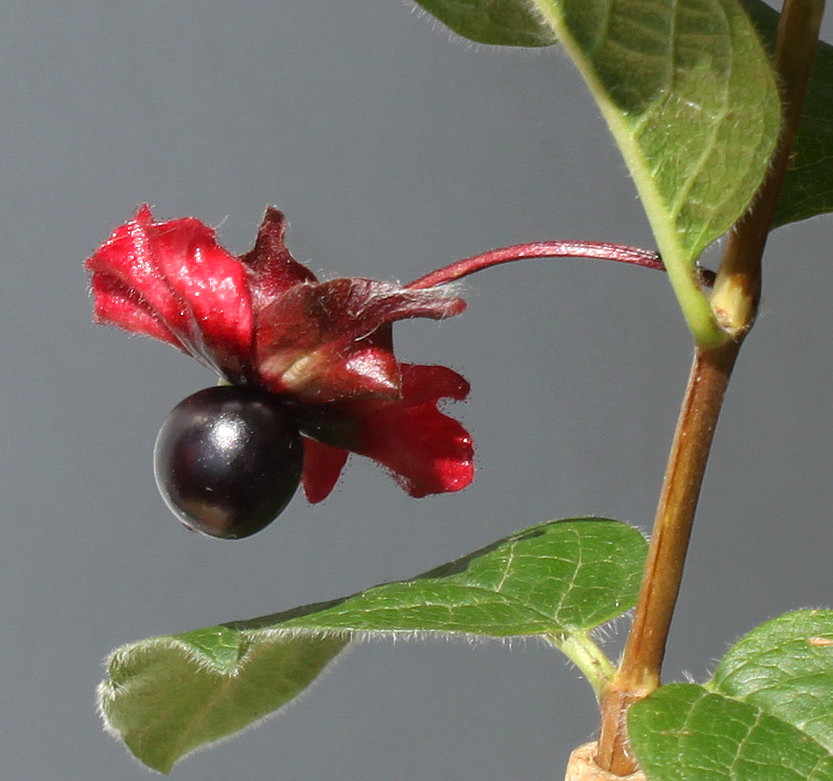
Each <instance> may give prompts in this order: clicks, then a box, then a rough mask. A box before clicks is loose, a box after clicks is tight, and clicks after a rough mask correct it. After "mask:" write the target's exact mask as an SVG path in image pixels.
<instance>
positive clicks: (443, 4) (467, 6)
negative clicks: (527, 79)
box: [416, 0, 555, 46]
mask: <svg viewBox="0 0 833 781" xmlns="http://www.w3.org/2000/svg"><path fill="white" fill-rule="evenodd" d="M416 2H417V5H420V6H422V7H423V8H424V9H425V10H426V11H428V13H430V14H432V15H433V16H435V17H437V19H439V20H440V21H441V22H442V23H443V24H445V25H446V26H447V27H449V28H450V29H451V30H453V31H454V32H455V33H457V34H458V35H462V36H463V37H464V38H468V39H469V40H470V41H475V42H477V43H488V44H493V45H497V46H549V45H551V44H553V43H555V35H554V34H553V31H552V30H551V29H550V28H549V26H548V25H546V24H545V23H543V22H542V21H541V19H540V17H539V15H538V14H536V13H535V11H534V9H533V8H532V6H531V4H530V3H528V2H524V0H416Z"/></svg>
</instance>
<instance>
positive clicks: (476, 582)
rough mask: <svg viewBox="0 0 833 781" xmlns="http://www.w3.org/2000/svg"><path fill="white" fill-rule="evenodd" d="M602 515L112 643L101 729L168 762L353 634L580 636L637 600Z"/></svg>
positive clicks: (285, 697) (256, 712)
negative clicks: (358, 586)
mask: <svg viewBox="0 0 833 781" xmlns="http://www.w3.org/2000/svg"><path fill="white" fill-rule="evenodd" d="M646 548H647V546H646V543H645V540H644V538H643V537H642V534H641V533H640V532H639V531H637V530H636V529H634V528H632V527H630V526H627V525H625V524H622V523H619V522H617V521H611V520H607V519H596V518H594V519H589V518H588V519H573V520H565V521H555V522H551V523H546V524H541V525H538V526H534V527H531V528H529V529H526V530H524V531H522V532H519V533H517V534H514V535H512V536H510V537H508V538H506V539H504V540H501V541H499V542H497V543H495V544H493V545H490V546H489V547H487V548H484V549H482V550H480V551H477V552H475V553H473V554H471V555H469V556H466V557H463V558H461V559H458V560H456V561H453V562H451V563H449V564H446V565H443V566H442V567H438V568H437V569H434V570H431V571H430V572H427V573H425V574H424V575H421V576H419V577H417V578H414V579H412V580H408V581H402V582H396V583H388V584H384V585H381V586H376V587H374V588H371V589H368V590H367V591H365V592H363V593H361V594H357V595H355V596H352V597H346V598H344V599H338V600H333V601H330V602H325V603H320V604H316V605H307V606H305V607H301V608H296V609H294V610H290V611H287V612H283V613H276V614H273V615H271V616H264V617H261V618H258V619H253V620H251V621H243V622H235V623H231V624H225V625H221V626H215V627H210V628H207V629H200V630H196V631H193V632H186V633H184V634H180V635H172V636H164V637H155V638H150V639H148V640H144V641H140V642H138V643H134V644H131V645H128V646H124V647H122V648H120V649H118V650H116V651H115V652H114V653H113V655H112V656H111V657H110V660H109V662H108V677H107V679H106V680H105V681H104V682H103V683H102V684H101V685H100V687H99V703H100V709H101V712H102V714H103V716H104V719H105V723H106V725H107V728H108V729H109V730H110V731H111V732H113V733H114V734H115V735H116V736H117V737H120V738H121V739H122V740H123V741H124V742H125V743H126V745H127V746H128V748H129V749H130V750H131V751H132V752H133V754H135V755H136V757H137V758H138V759H139V760H141V761H142V762H144V763H145V764H147V765H149V766H150V767H152V768H154V769H156V770H160V771H162V772H168V771H169V770H170V769H171V767H172V766H173V764H174V763H175V762H176V761H177V760H178V759H179V758H181V757H182V756H184V755H185V754H187V753H189V752H190V751H192V750H194V749H195V748H198V747H199V746H202V745H205V744H207V743H210V742H213V741H215V740H218V739H219V738H221V737H224V736H226V735H230V734H232V733H233V732H236V731H238V730H240V729H242V728H243V727H245V726H247V725H248V724H250V723H252V722H254V721H257V720H258V719H261V718H263V717H264V716H266V715H268V714H269V713H271V712H273V711H274V710H276V709H277V708H280V707H281V706H283V705H285V704H286V703H288V702H289V701H291V700H292V699H293V698H294V697H295V696H297V695H298V694H299V693H300V692H301V691H303V689H304V688H305V687H306V686H308V685H309V684H310V683H311V682H312V681H313V680H314V679H315V677H316V676H317V675H318V674H319V673H320V672H321V671H322V670H323V669H324V667H325V666H326V665H327V663H328V662H329V661H330V660H331V659H333V658H334V657H335V656H336V655H337V654H338V652H339V651H340V650H341V649H342V648H343V646H344V645H345V644H346V643H347V642H348V641H349V640H350V639H351V638H352V637H354V636H356V635H360V636H364V637H385V636H394V635H406V636H407V635H413V634H417V633H431V634H436V635H444V636H452V635H464V636H465V635H468V636H479V637H509V636H522V635H544V636H547V637H550V638H554V639H555V640H556V641H557V638H558V637H559V636H562V637H565V636H574V637H579V636H580V637H585V636H586V633H587V632H588V631H590V630H591V629H593V628H594V627H596V626H598V625H600V624H602V623H604V622H606V621H609V620H611V619H613V618H615V617H616V616H619V615H621V614H622V613H624V612H625V611H627V610H629V609H630V608H631V607H632V606H633V604H634V603H635V601H636V596H637V592H638V589H639V581H640V576H641V571H642V567H643V565H644V559H645V554H646Z"/></svg>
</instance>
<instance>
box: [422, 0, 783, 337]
mask: <svg viewBox="0 0 833 781" xmlns="http://www.w3.org/2000/svg"><path fill="white" fill-rule="evenodd" d="M423 5H424V7H425V8H426V9H428V10H429V11H431V12H432V13H435V14H436V15H437V16H438V17H439V18H440V19H441V20H442V21H444V22H445V23H446V24H449V26H451V27H453V29H455V30H456V31H457V32H459V33H460V34H461V35H466V36H469V37H475V39H477V38H476V35H475V30H474V25H473V22H472V20H473V19H474V17H475V16H476V15H477V14H485V13H487V11H488V10H489V9H491V8H493V5H494V4H493V3H491V2H489V0H466V1H465V2H463V1H462V0H461V1H460V2H450V0H439V1H437V2H426V3H423ZM513 5H514V6H515V8H516V9H518V11H519V12H520V11H521V10H523V11H524V12H525V13H526V14H528V15H529V16H530V18H531V19H534V20H537V24H538V25H539V26H541V25H545V26H546V27H548V28H549V29H550V30H551V31H552V33H553V34H554V35H555V37H557V39H558V40H559V42H560V43H561V44H562V45H563V47H564V49H565V50H566V51H567V52H568V54H569V55H570V56H571V57H572V59H573V61H574V62H575V64H576V65H577V66H578V68H579V71H580V72H581V73H582V75H583V76H584V79H585V81H586V82H587V84H588V87H589V88H590V91H591V92H592V94H593V96H594V97H595V99H596V101H597V103H598V105H599V107H600V109H601V111H602V114H603V115H604V117H605V119H606V120H607V123H608V126H609V127H610V129H611V131H612V133H613V136H614V138H615V140H616V142H617V144H618V145H619V147H620V149H621V151H622V154H623V156H624V158H625V162H626V163H627V166H628V168H629V170H630V173H631V175H632V176H633V179H634V182H635V184H636V187H637V190H638V191H639V194H640V196H641V198H642V202H643V206H644V208H645V212H646V214H647V216H648V219H649V221H650V223H651V227H652V228H653V231H654V236H655V238H656V241H657V246H658V248H659V251H660V252H661V253H662V256H663V260H664V262H665V266H666V268H667V269H668V274H669V280H670V282H671V284H672V286H673V288H674V291H675V293H676V295H677V298H678V299H679V301H680V305H681V307H682V309H683V312H684V314H685V317H686V320H687V321H688V324H689V327H690V328H691V330H692V332H693V333H694V336H695V338H696V340H697V341H698V342H699V343H701V344H714V343H718V342H720V341H722V340H723V339H724V335H723V334H722V333H721V332H720V330H719V328H718V326H717V324H716V321H715V319H714V316H713V314H712V311H711V308H710V306H709V302H708V298H707V296H706V295H705V294H704V293H703V292H702V291H701V290H700V287H699V283H698V280H697V278H696V274H695V270H694V266H695V263H696V260H697V258H698V257H699V255H700V253H701V252H702V251H703V250H704V249H705V248H706V247H707V246H708V245H709V244H711V243H712V242H713V241H714V240H715V239H717V238H718V237H719V236H721V235H722V234H723V233H725V232H726V231H727V230H728V229H729V228H730V227H731V226H732V225H733V224H734V223H735V222H736V221H737V219H738V218H739V217H740V216H741V215H742V214H743V213H744V211H745V210H746V208H747V207H748V205H749V203H750V201H751V200H752V198H753V196H754V194H755V192H756V190H757V189H758V186H759V185H760V183H761V181H762V180H763V177H764V174H765V173H766V170H767V164H768V162H769V159H770V157H771V155H772V153H773V151H774V149H775V144H776V141H777V136H778V130H779V127H780V101H779V97H778V92H777V89H776V87H775V80H774V77H773V74H772V68H771V66H770V63H769V58H768V57H767V54H766V52H765V51H764V49H763V46H762V45H761V42H760V40H759V38H758V35H757V33H756V31H755V29H754V28H753V27H752V24H751V23H750V21H749V18H748V16H747V15H746V14H745V13H744V11H743V8H742V7H741V5H740V3H739V0H515V1H514V3H512V2H510V1H509V0H504V2H502V3H500V8H501V9H502V12H503V13H506V12H507V9H508V8H509V7H510V6H513ZM462 9H465V13H463V12H462ZM530 9H531V10H530ZM452 11H453V13H452ZM493 18H494V19H495V20H497V21H500V17H499V16H496V17H493ZM509 37H511V36H509ZM511 42H513V43H518V40H512V41H511Z"/></svg>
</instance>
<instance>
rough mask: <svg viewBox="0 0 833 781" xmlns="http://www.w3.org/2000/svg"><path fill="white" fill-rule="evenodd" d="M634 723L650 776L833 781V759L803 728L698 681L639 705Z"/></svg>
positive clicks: (661, 779)
mask: <svg viewBox="0 0 833 781" xmlns="http://www.w3.org/2000/svg"><path fill="white" fill-rule="evenodd" d="M628 727H629V731H630V738H631V744H632V745H633V748H634V750H635V751H636V754H637V757H638V759H639V762H640V765H641V766H642V769H643V770H644V772H645V775H646V776H647V778H648V779H649V781H668V779H675V781H724V780H726V781H728V780H731V781H830V779H833V757H831V756H830V755H829V753H828V752H827V750H826V749H825V748H824V747H823V746H821V745H820V744H819V743H817V742H816V741H814V740H813V739H812V738H810V737H808V736H807V735H806V734H804V733H803V732H801V731H800V730H799V729H798V728H797V727H795V726H793V725H792V724H789V723H787V722H785V721H782V720H781V719H778V718H776V717H775V716H771V715H769V714H767V713H764V712H763V711H761V710H760V709H759V708H756V707H755V706H754V705H752V704H750V703H747V702H740V701H738V700H734V699H731V698H729V697H724V696H723V695H721V694H716V693H712V692H709V691H707V690H706V689H704V688H703V687H701V686H696V685H694V684H671V685H669V686H663V687H662V688H660V689H658V690H657V691H656V692H654V693H653V694H652V695H651V696H650V697H648V698H646V699H645V700H642V701H641V702H638V703H636V704H635V705H633V706H632V707H631V709H630V711H629V712H628Z"/></svg>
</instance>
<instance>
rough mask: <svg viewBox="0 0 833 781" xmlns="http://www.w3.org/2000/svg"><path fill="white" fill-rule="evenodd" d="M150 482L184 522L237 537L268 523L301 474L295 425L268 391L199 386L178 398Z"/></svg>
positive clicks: (158, 447)
mask: <svg viewBox="0 0 833 781" xmlns="http://www.w3.org/2000/svg"><path fill="white" fill-rule="evenodd" d="M153 462H154V463H153V466H154V473H155V475H156V485H157V486H158V487H159V492H160V493H161V494H162V498H163V499H164V500H165V502H166V503H167V505H168V507H170V508H171V510H173V512H174V514H175V515H176V516H177V517H178V518H179V520H181V521H182V522H183V523H184V524H185V525H186V526H187V527H189V528H190V529H193V530H194V531H198V532H202V533H203V534H207V535H209V536H210V537H222V538H224V539H239V538H241V537H248V536H250V535H252V534H255V533H256V532H259V531H260V530H261V529H263V528H264V527H266V526H268V525H269V524H270V523H271V522H272V521H273V520H274V519H275V517H276V516H277V515H278V514H280V512H281V511H282V510H283V509H284V507H286V505H287V504H288V503H289V500H290V499H291V498H292V496H293V494H294V493H295V491H296V489H297V488H298V483H299V481H300V479H301V468H302V466H303V445H302V444H301V437H300V435H299V434H298V429H297V427H296V426H295V424H294V423H293V422H292V421H291V420H290V419H289V418H288V417H287V415H286V410H285V408H284V406H283V404H282V403H281V402H280V401H279V400H278V399H277V398H276V397H274V396H271V395H269V394H268V393H264V392H263V391H259V390H255V389H253V388H245V387H238V386H234V385H222V386H218V387H215V388H206V389H205V390H202V391H199V392H198V393H195V394H193V395H192V396H189V397H188V398H187V399H185V400H184V401H182V402H181V403H179V404H178V405H177V406H176V407H174V409H173V410H172V412H171V414H170V415H168V418H167V420H166V421H165V422H164V423H163V424H162V428H161V429H160V430H159V435H158V436H157V437H156V447H155V448H154V452H153Z"/></svg>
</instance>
